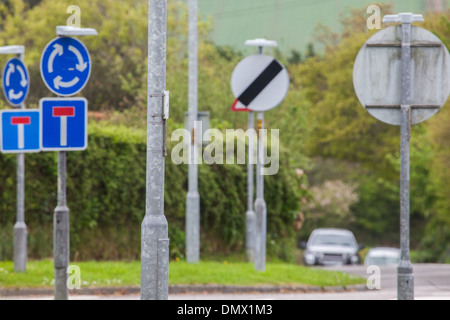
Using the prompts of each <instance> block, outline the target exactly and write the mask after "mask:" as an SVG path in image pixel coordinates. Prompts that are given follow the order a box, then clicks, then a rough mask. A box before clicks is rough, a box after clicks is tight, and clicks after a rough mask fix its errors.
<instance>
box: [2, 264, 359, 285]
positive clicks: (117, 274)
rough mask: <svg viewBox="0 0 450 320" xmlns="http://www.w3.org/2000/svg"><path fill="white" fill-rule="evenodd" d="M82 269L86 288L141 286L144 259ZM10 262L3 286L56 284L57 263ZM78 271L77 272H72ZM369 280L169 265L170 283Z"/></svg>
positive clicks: (283, 267)
mask: <svg viewBox="0 0 450 320" xmlns="http://www.w3.org/2000/svg"><path fill="white" fill-rule="evenodd" d="M71 265H72V266H73V265H76V266H78V267H79V270H80V277H81V280H82V287H104V286H139V285H140V262H139V261H132V262H111V261H101V262H98V261H88V262H76V263H71ZM13 270H14V265H13V263H12V262H10V261H3V262H0V288H33V287H34V288H37V287H52V286H53V282H52V281H53V278H54V276H53V273H54V270H53V262H52V261H51V260H39V261H29V262H28V264H27V271H26V273H14V271H13ZM71 274H72V275H73V274H74V273H73V272H72V273H71ZM361 283H365V279H363V278H360V277H356V276H352V275H349V274H345V273H342V272H337V271H328V270H322V269H318V268H309V267H304V266H299V265H294V264H286V263H267V264H266V271H264V272H257V271H255V269H254V266H253V264H251V263H243V262H233V263H230V262H227V261H224V262H212V261H202V262H200V263H198V264H188V263H186V262H183V261H173V262H170V264H169V284H170V285H176V284H179V285H195V284H217V285H242V286H259V285H311V286H348V285H353V284H361Z"/></svg>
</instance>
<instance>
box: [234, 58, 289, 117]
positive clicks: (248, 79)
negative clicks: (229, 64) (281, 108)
mask: <svg viewBox="0 0 450 320" xmlns="http://www.w3.org/2000/svg"><path fill="white" fill-rule="evenodd" d="M231 90H232V91H233V94H234V96H235V97H236V101H235V102H234V104H233V107H232V109H233V110H235V111H239V110H251V111H267V110H270V109H273V108H275V107H276V106H277V105H279V104H280V103H281V102H282V101H283V99H284V98H285V97H286V94H287V92H288V90H289V74H288V72H287V70H286V68H285V67H284V66H283V64H282V63H280V62H279V61H277V60H276V59H274V58H273V57H270V56H266V55H263V54H255V55H252V56H249V57H247V58H245V59H243V60H242V61H241V62H239V63H238V65H237V66H236V68H235V69H234V71H233V74H232V75H231Z"/></svg>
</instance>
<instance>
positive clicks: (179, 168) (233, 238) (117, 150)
mask: <svg viewBox="0 0 450 320" xmlns="http://www.w3.org/2000/svg"><path fill="white" fill-rule="evenodd" d="M169 147H171V146H169ZM169 155H170V154H169ZM145 157H146V133H145V129H130V128H126V127H121V126H113V125H105V124H99V123H95V122H92V123H90V125H89V146H88V149H87V150H86V151H83V152H70V153H68V158H67V201H68V207H69V209H70V240H71V259H72V260H87V259H98V260H106V259H130V260H131V259H139V257H140V225H141V222H142V219H143V217H144V215H145V179H146V168H145V163H146V159H145ZM280 158H281V159H282V160H281V161H282V162H281V163H280V170H279V172H278V174H277V175H275V176H267V177H266V178H265V200H266V203H267V211H268V248H267V250H268V255H269V256H275V257H278V258H281V259H292V254H293V250H292V249H293V247H294V244H295V231H294V219H295V216H296V214H297V213H298V210H299V206H300V196H301V195H300V192H301V190H300V188H299V187H298V186H299V183H298V181H297V178H296V177H295V174H294V170H293V169H292V168H290V167H289V159H288V155H287V154H281V155H280ZM15 160H16V157H15V155H10V154H1V155H0V166H1V169H2V170H0V179H2V181H3V183H2V184H1V185H0V260H5V259H6V260H10V259H12V252H13V244H12V242H13V224H14V222H15V216H16V178H15V176H16V161H15ZM246 174H247V167H246V165H211V166H209V165H205V164H203V165H200V167H199V193H200V197H201V252H202V254H217V253H219V254H223V255H226V254H230V253H236V252H240V253H243V252H244V250H245V249H244V248H245V211H246V203H247V200H246V199H247V196H246V183H247V182H246V181H247V180H246ZM56 187H57V157H56V153H55V152H52V153H39V154H27V155H26V190H25V195H26V203H25V210H26V213H25V216H26V223H27V226H28V233H29V256H30V257H31V258H43V257H49V256H51V255H52V250H53V210H54V208H55V206H56V200H57V199H56ZM186 190H187V165H183V164H181V165H175V164H173V163H172V162H171V158H170V156H168V157H167V158H166V175H165V199H164V200H165V215H166V217H167V220H168V223H169V238H170V251H171V257H172V258H174V257H179V258H181V259H183V257H184V252H185V231H184V225H185V201H186Z"/></svg>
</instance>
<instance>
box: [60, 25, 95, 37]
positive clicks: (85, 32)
mask: <svg viewBox="0 0 450 320" xmlns="http://www.w3.org/2000/svg"><path fill="white" fill-rule="evenodd" d="M56 35H57V36H61V37H69V36H96V35H98V32H97V30H95V29H93V28H78V27H70V26H57V27H56Z"/></svg>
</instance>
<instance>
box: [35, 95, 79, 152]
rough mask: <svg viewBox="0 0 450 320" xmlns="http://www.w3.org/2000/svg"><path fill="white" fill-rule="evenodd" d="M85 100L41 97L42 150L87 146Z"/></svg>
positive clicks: (68, 149) (66, 149) (73, 148)
mask: <svg viewBox="0 0 450 320" xmlns="http://www.w3.org/2000/svg"><path fill="white" fill-rule="evenodd" d="M87 105H88V103H87V100H86V99H85V98H43V99H41V101H40V110H41V141H40V146H41V149H42V150H43V151H75V150H85V149H86V148H87Z"/></svg>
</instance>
